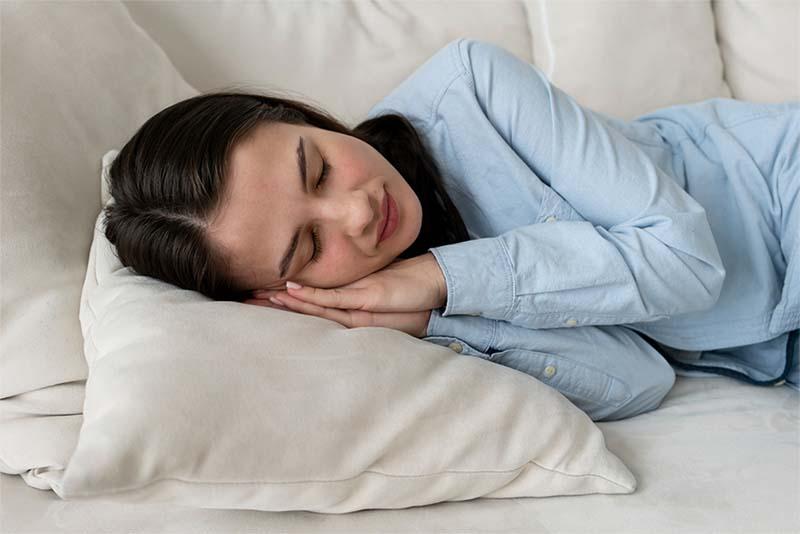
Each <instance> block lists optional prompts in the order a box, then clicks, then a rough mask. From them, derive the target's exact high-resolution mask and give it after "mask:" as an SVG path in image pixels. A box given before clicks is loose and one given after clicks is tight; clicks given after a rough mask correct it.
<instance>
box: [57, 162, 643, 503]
mask: <svg viewBox="0 0 800 534" xmlns="http://www.w3.org/2000/svg"><path fill="white" fill-rule="evenodd" d="M115 154H116V151H112V152H109V153H108V154H107V155H106V157H105V158H104V165H103V168H104V169H106V168H107V167H108V165H109V164H110V162H111V161H112V159H113V157H114V156H115ZM102 181H103V182H105V181H106V178H103V179H102ZM105 198H108V197H105ZM109 201H110V202H113V201H114V200H113V198H110V199H109ZM102 222H103V214H102V212H101V213H100V215H98V217H97V220H96V226H95V233H94V240H93V242H92V247H91V251H90V256H89V264H88V268H87V271H86V278H85V284H84V286H83V293H82V296H81V307H80V321H81V329H82V331H83V335H84V337H85V341H86V342H85V345H84V347H85V350H86V360H87V362H88V365H89V379H88V381H87V384H86V400H85V403H84V414H83V426H82V428H81V432H80V437H79V440H78V444H77V447H76V450H75V453H74V455H73V456H72V458H71V459H70V462H69V465H68V466H67V469H66V471H65V472H64V473H63V477H62V473H61V472H57V473H53V476H52V478H50V479H49V481H50V484H51V485H52V487H53V489H54V490H55V491H56V493H57V494H58V495H59V496H61V497H62V498H64V499H68V500H72V499H82V498H91V497H95V498H99V499H101V500H110V501H118V502H119V501H122V502H169V503H175V504H181V505H188V506H197V507H202V508H243V509H256V510H268V511H285V510H308V511H313V512H325V513H344V512H352V511H356V510H362V509H370V508H406V507H409V506H419V505H426V504H432V503H436V502H440V501H461V500H467V499H473V498H477V497H545V496H553V495H578V494H587V493H631V492H633V491H634V489H635V487H636V481H635V479H634V477H633V475H632V474H631V473H630V471H628V469H627V468H626V466H625V465H624V464H623V463H622V462H621V461H620V460H619V458H617V457H616V456H615V455H614V454H613V453H612V452H610V451H609V450H608V449H607V448H606V445H605V440H604V437H603V434H602V432H601V431H600V429H599V428H598V427H597V426H596V425H595V423H593V422H592V420H591V419H590V418H589V417H588V416H587V415H586V414H585V413H584V412H582V411H581V410H579V409H578V408H577V407H575V406H574V405H573V404H572V403H571V402H569V400H567V398H566V397H564V396H563V395H562V394H561V393H559V392H558V391H557V390H556V389H553V388H551V387H550V386H548V385H546V384H544V383H542V382H539V381H538V380H536V379H535V378H534V377H532V376H529V375H527V374H524V373H522V372H519V371H516V370H513V369H510V368H508V367H504V366H501V365H497V364H494V363H491V362H488V361H485V360H483V359H481V358H476V357H471V356H465V355H460V354H457V353H455V352H453V351H452V350H449V349H447V348H445V347H442V346H440V345H437V344H434V343H429V342H427V341H423V340H420V339H417V338H415V337H413V336H410V335H408V334H405V333H403V332H400V331H398V330H393V329H389V328H383V327H362V328H346V327H344V326H343V325H341V324H339V323H336V322H334V321H330V320H328V319H323V318H320V317H315V316H310V315H304V314H300V313H295V312H291V311H283V310H277V309H273V308H266V307H262V306H253V305H249V304H242V303H238V302H233V301H214V300H211V299H208V298H207V297H205V296H203V295H202V294H200V293H198V292H194V291H187V290H184V289H180V288H177V287H175V286H172V285H169V284H167V283H164V282H161V281H159V280H156V279H153V278H148V277H145V276H141V275H137V274H135V273H134V272H133V271H132V270H131V269H129V268H126V267H123V266H122V265H121V264H120V263H119V260H118V259H117V257H116V255H115V251H114V246H113V245H111V244H110V243H109V241H108V240H107V239H106V238H105V235H104V234H103V232H102V228H103V226H102ZM42 476H48V474H47V473H45V474H43V475H42Z"/></svg>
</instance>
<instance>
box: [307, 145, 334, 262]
mask: <svg viewBox="0 0 800 534" xmlns="http://www.w3.org/2000/svg"><path fill="white" fill-rule="evenodd" d="M330 170H331V168H330V166H329V165H328V163H327V162H326V161H325V159H324V158H323V160H322V172H321V173H320V177H319V180H318V181H317V185H316V186H315V187H314V189H319V187H320V185H322V182H324V181H325V179H326V178H327V177H328V173H329V172H330ZM311 238H312V240H313V241H314V254H312V255H311V261H312V262H315V261H317V260H318V259H319V257H320V255H321V254H322V243H321V242H320V240H319V233H318V232H317V229H316V228H314V229H312V230H311Z"/></svg>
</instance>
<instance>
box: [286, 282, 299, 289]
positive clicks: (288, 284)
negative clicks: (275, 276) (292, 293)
mask: <svg viewBox="0 0 800 534" xmlns="http://www.w3.org/2000/svg"><path fill="white" fill-rule="evenodd" d="M301 287H303V286H301V285H300V284H295V283H294V282H289V281H288V280H287V281H286V289H300V288H301Z"/></svg>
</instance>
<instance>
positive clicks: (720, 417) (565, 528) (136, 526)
mask: <svg viewBox="0 0 800 534" xmlns="http://www.w3.org/2000/svg"><path fill="white" fill-rule="evenodd" d="M598 425H599V426H600V428H601V429H602V430H603V433H604V434H605V437H606V442H607V444H608V447H609V449H610V450H612V451H613V452H614V453H615V454H617V455H618V456H619V457H620V458H621V459H622V460H623V461H624V462H625V464H626V465H628V466H629V467H630V469H631V471H632V472H633V473H634V475H635V476H636V478H637V480H638V483H639V486H638V488H637V490H636V491H635V492H634V493H633V494H630V495H584V496H571V497H550V498H544V499H541V498H540V499H536V498H522V499H477V500H473V501H465V502H445V503H439V504H434V505H430V506H424V507H415V508H408V509H404V510H365V511H361V512H355V513H351V514H344V515H330V514H316V513H313V512H282V513H271V512H257V511H241V510H204V509H191V508H181V507H175V506H166V505H122V504H114V503H104V502H102V501H89V502H77V501H76V502H69V501H62V500H61V499H59V498H58V496H56V495H55V494H54V493H53V492H51V491H40V490H36V489H33V488H31V487H29V486H27V485H26V484H25V483H24V481H23V480H22V479H21V478H20V477H16V476H8V475H2V478H0V501H2V502H1V503H0V532H3V533H7V532H8V533H11V532H14V533H17V532H19V533H22V532H37V533H43V532H47V533H51V532H75V531H80V532H86V533H93V532H109V531H110V532H122V531H127V532H171V533H183V532H186V533H195V532H200V531H203V532H226V533H228V532H245V531H248V530H249V529H252V530H254V531H259V532H265V531H270V532H272V531H276V530H280V531H281V532H304V533H305V532H331V531H340V532H409V531H418V532H434V531H435V532H456V531H459V532H463V531H465V530H468V531H490V532H497V531H503V532H553V533H559V532H589V531H591V532H615V533H620V532H648V533H655V532H675V531H681V532H711V531H713V532H770V533H772V532H798V531H800V506H798V503H799V502H800V394H798V392H797V391H795V390H792V389H789V388H787V387H785V386H781V387H772V388H762V387H758V386H751V385H748V384H744V383H740V382H737V381H735V380H733V379H731V378H727V377H721V376H720V377H713V378H699V377H691V378H690V377H682V376H679V377H678V378H677V381H676V383H675V386H674V387H673V389H672V391H671V392H670V393H669V395H668V396H667V397H666V399H664V401H663V403H662V404H661V406H660V407H659V408H658V409H657V410H655V411H653V412H650V413H646V414H643V415H640V416H638V417H634V418H632V419H626V420H622V421H613V422H608V423H598ZM745 496H746V497H745Z"/></svg>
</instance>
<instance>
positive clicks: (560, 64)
mask: <svg viewBox="0 0 800 534" xmlns="http://www.w3.org/2000/svg"><path fill="white" fill-rule="evenodd" d="M524 3H525V5H526V6H527V7H528V11H527V13H528V20H529V22H530V27H531V38H532V42H533V59H534V63H535V64H536V65H538V66H539V67H541V69H542V70H543V71H544V72H545V73H546V74H547V77H548V79H549V80H550V81H551V82H553V83H555V84H556V85H558V86H559V87H560V88H561V89H563V90H564V91H566V92H567V93H569V94H570V95H572V96H574V97H575V98H576V99H577V100H578V101H580V103H581V105H584V106H586V107H589V108H592V109H594V110H595V111H599V112H602V113H605V114H609V115H612V116H614V117H619V118H623V119H632V118H634V117H636V116H638V115H641V114H644V113H647V112H649V111H652V110H654V109H657V108H661V107H666V106H669V105H672V104H684V103H687V102H696V101H699V100H705V99H707V98H714V97H730V96H731V92H730V88H729V87H728V85H727V84H726V83H725V80H724V78H723V64H722V58H721V57H720V51H719V47H718V46H717V42H716V39H715V33H714V31H715V26H714V12H713V10H712V5H711V0H691V1H663V2H659V1H642V0H614V1H613V2H599V1H597V0H524ZM717 3H719V2H717Z"/></svg>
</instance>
